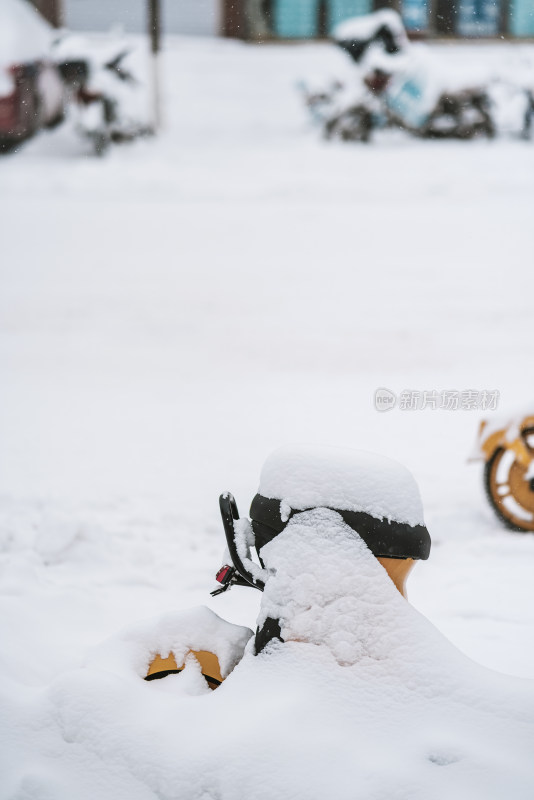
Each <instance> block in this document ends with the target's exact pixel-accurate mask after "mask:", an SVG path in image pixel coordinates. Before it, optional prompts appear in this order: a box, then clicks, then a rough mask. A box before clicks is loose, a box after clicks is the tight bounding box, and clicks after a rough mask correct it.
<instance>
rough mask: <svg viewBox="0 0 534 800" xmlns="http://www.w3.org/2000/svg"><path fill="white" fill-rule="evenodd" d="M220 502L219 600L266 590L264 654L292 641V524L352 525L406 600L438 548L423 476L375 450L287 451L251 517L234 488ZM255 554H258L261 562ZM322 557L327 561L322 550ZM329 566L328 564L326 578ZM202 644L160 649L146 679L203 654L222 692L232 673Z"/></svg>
mask: <svg viewBox="0 0 534 800" xmlns="http://www.w3.org/2000/svg"><path fill="white" fill-rule="evenodd" d="M219 504H220V511H221V516H222V521H223V526H224V533H225V537H226V543H227V551H226V553H225V557H224V564H223V566H222V567H221V568H220V569H219V571H218V572H217V575H216V580H217V581H218V583H219V584H220V586H219V588H217V589H215V590H214V591H213V592H212V593H211V594H212V595H213V596H216V595H218V594H221V593H222V592H225V591H227V590H228V589H230V588H231V587H232V586H248V587H251V588H254V589H258V590H260V591H262V592H264V596H263V598H262V608H261V609H260V615H259V618H258V625H257V630H256V634H255V637H254V643H253V648H254V650H253V651H254V653H255V654H256V655H257V654H258V653H260V652H262V651H263V650H264V649H265V647H266V646H267V645H268V644H269V643H270V642H271V641H273V640H278V641H286V636H287V633H286V632H285V630H284V628H285V625H286V622H287V617H288V616H290V615H291V612H290V610H289V608H288V607H287V605H288V604H287V603H286V602H284V590H283V581H282V583H280V581H281V577H280V576H281V574H283V564H281V563H280V558H281V555H280V554H281V553H282V561H283V560H284V559H283V547H280V548H278V549H277V548H273V542H274V540H277V539H278V537H279V536H280V534H282V533H283V532H284V531H286V530H287V529H288V526H298V525H303V526H304V528H306V526H309V528H310V536H309V539H310V540H311V539H312V538H313V536H314V535H316V531H317V530H323V529H324V531H325V535H326V536H329V535H330V534H328V533H326V532H327V531H329V530H334V531H335V529H336V526H339V527H342V528H343V529H344V531H345V535H346V534H347V533H348V534H349V535H350V536H352V537H353V538H354V540H355V543H356V541H357V542H360V545H361V542H362V541H363V542H364V543H365V545H366V546H367V547H368V548H369V550H370V551H371V553H372V554H373V555H374V556H375V557H376V558H377V560H378V561H379V563H380V564H381V565H382V566H383V567H384V569H385V570H386V572H387V574H388V575H389V577H390V578H391V580H392V582H393V583H394V585H395V586H396V588H397V589H398V591H399V592H400V593H401V594H402V595H403V596H404V597H406V580H407V577H408V574H409V572H410V571H411V569H412V568H413V566H414V564H415V561H416V560H418V559H427V558H428V556H429V554H430V536H429V533H428V531H427V529H426V527H425V525H424V522H423V517H422V506H421V500H420V497H419V491H418V488H417V484H416V482H415V480H414V479H413V477H412V475H411V474H410V473H409V472H408V470H406V469H405V468H404V467H402V466H401V465H400V464H397V463H396V462H394V461H391V460H390V459H387V458H384V457H380V456H376V455H373V454H370V453H362V452H360V451H357V450H349V449H344V448H339V449H337V448H320V449H318V448H314V447H305V446H300V447H286V448H281V449H280V450H277V451H275V453H273V454H272V455H271V457H270V458H269V459H268V460H267V461H266V463H265V465H264V467H263V470H262V475H261V481H260V489H259V492H258V494H256V496H255V497H254V499H253V500H252V504H251V507H250V519H240V518H239V514H238V511H237V505H236V502H235V500H234V498H233V496H232V495H231V494H230V493H225V494H222V495H221V497H220V500H219ZM312 529H313V532H312ZM319 544H320V542H319ZM252 550H255V553H256V555H257V560H255V559H253V557H252ZM277 550H278V551H277ZM317 557H318V558H319V559H320V557H321V554H320V552H318V553H317ZM327 569H328V564H327V563H326V562H325V570H327ZM320 571H321V567H320V564H319V566H318V572H319V579H318V580H320ZM274 576H277V580H278V581H279V583H280V586H279V587H277V586H276V585H275V584H276V581H273V577H274ZM267 590H270V591H267ZM341 591H342V589H341ZM221 622H222V621H221ZM222 624H223V625H224V626H227V627H228V628H235V637H236V641H237V642H238V646H239V647H240V648H241V651H240V653H239V652H238V653H237V654H236V653H234V658H233V661H236V660H238V659H239V657H240V654H241V655H242V652H243V643H242V640H241V639H240V631H242V629H241V628H238V627H237V626H229V624H228V623H225V622H222ZM223 633H224V632H223ZM227 633H228V631H226V633H224V635H227ZM289 637H290V638H291V634H289ZM193 638H194V636H193ZM251 640H252V636H251ZM204 641H205V640H204ZM199 644H200V640H199V639H197V640H196V644H194V643H193V641H192V640H191V641H190V643H189V647H188V648H186V649H185V650H184V648H183V647H182V655H181V657H177V656H176V654H175V653H173V652H170V653H164V652H163V653H158V654H157V655H156V657H155V658H154V659H153V660H152V661H151V663H150V666H149V668H148V673H147V676H146V680H155V679H159V678H164V677H166V676H168V675H170V674H173V673H177V672H181V671H182V670H183V669H184V666H185V663H186V659H187V657H190V656H193V657H194V658H195V659H196V661H197V662H198V663H199V664H200V668H201V670H202V674H203V675H204V678H205V679H206V682H207V684H208V686H209V687H210V688H211V689H215V688H216V687H217V686H219V684H220V683H221V681H222V680H223V679H224V677H225V676H224V675H223V670H222V669H221V665H220V663H219V661H218V659H217V656H216V655H215V653H214V652H211V651H210V650H209V649H205V648H201V647H199Z"/></svg>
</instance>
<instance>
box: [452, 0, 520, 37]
mask: <svg viewBox="0 0 534 800" xmlns="http://www.w3.org/2000/svg"><path fill="white" fill-rule="evenodd" d="M530 2H532V0H530ZM500 13H501V3H500V0H460V7H459V10H458V33H459V34H460V35H461V36H495V35H496V34H497V33H499V17H500Z"/></svg>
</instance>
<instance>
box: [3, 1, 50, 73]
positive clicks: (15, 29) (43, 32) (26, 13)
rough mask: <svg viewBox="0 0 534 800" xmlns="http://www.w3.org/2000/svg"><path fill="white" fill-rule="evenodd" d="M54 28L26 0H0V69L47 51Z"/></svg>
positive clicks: (37, 58)
mask: <svg viewBox="0 0 534 800" xmlns="http://www.w3.org/2000/svg"><path fill="white" fill-rule="evenodd" d="M52 36H53V30H52V28H51V27H50V25H49V24H48V23H47V22H46V21H45V20H44V19H43V17H41V15H40V14H39V13H38V12H37V11H36V10H35V9H34V8H33V7H32V6H31V5H30V3H28V2H26V1H25V0H0V69H5V67H8V66H10V65H11V64H23V63H25V62H27V61H37V60H39V59H41V58H44V57H45V56H47V55H48V54H49V52H50V46H51V42H52Z"/></svg>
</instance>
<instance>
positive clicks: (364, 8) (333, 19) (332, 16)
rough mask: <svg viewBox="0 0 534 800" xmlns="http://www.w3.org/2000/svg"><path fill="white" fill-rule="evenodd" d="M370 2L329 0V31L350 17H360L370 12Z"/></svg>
mask: <svg viewBox="0 0 534 800" xmlns="http://www.w3.org/2000/svg"><path fill="white" fill-rule="evenodd" d="M371 6H372V3H371V0H330V2H329V3H328V27H329V29H330V30H332V29H333V28H335V27H336V25H339V23H340V22H344V21H345V20H346V19H350V18H351V17H361V16H362V15H363V14H370V13H371V11H372V7H371Z"/></svg>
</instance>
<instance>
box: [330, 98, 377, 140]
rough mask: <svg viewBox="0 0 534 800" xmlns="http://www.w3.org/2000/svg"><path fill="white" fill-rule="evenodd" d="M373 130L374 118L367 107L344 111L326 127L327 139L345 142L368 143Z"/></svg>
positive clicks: (356, 107) (355, 107)
mask: <svg viewBox="0 0 534 800" xmlns="http://www.w3.org/2000/svg"><path fill="white" fill-rule="evenodd" d="M372 129H373V116H372V114H371V112H370V111H369V109H367V108H365V106H354V107H353V108H348V109H347V110H346V111H342V112H341V114H339V115H338V116H337V117H333V118H332V119H330V120H328V122H327V123H326V125H325V131H324V133H325V138H326V139H341V140H342V141H343V142H368V141H369V139H370V138H371V131H372Z"/></svg>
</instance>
